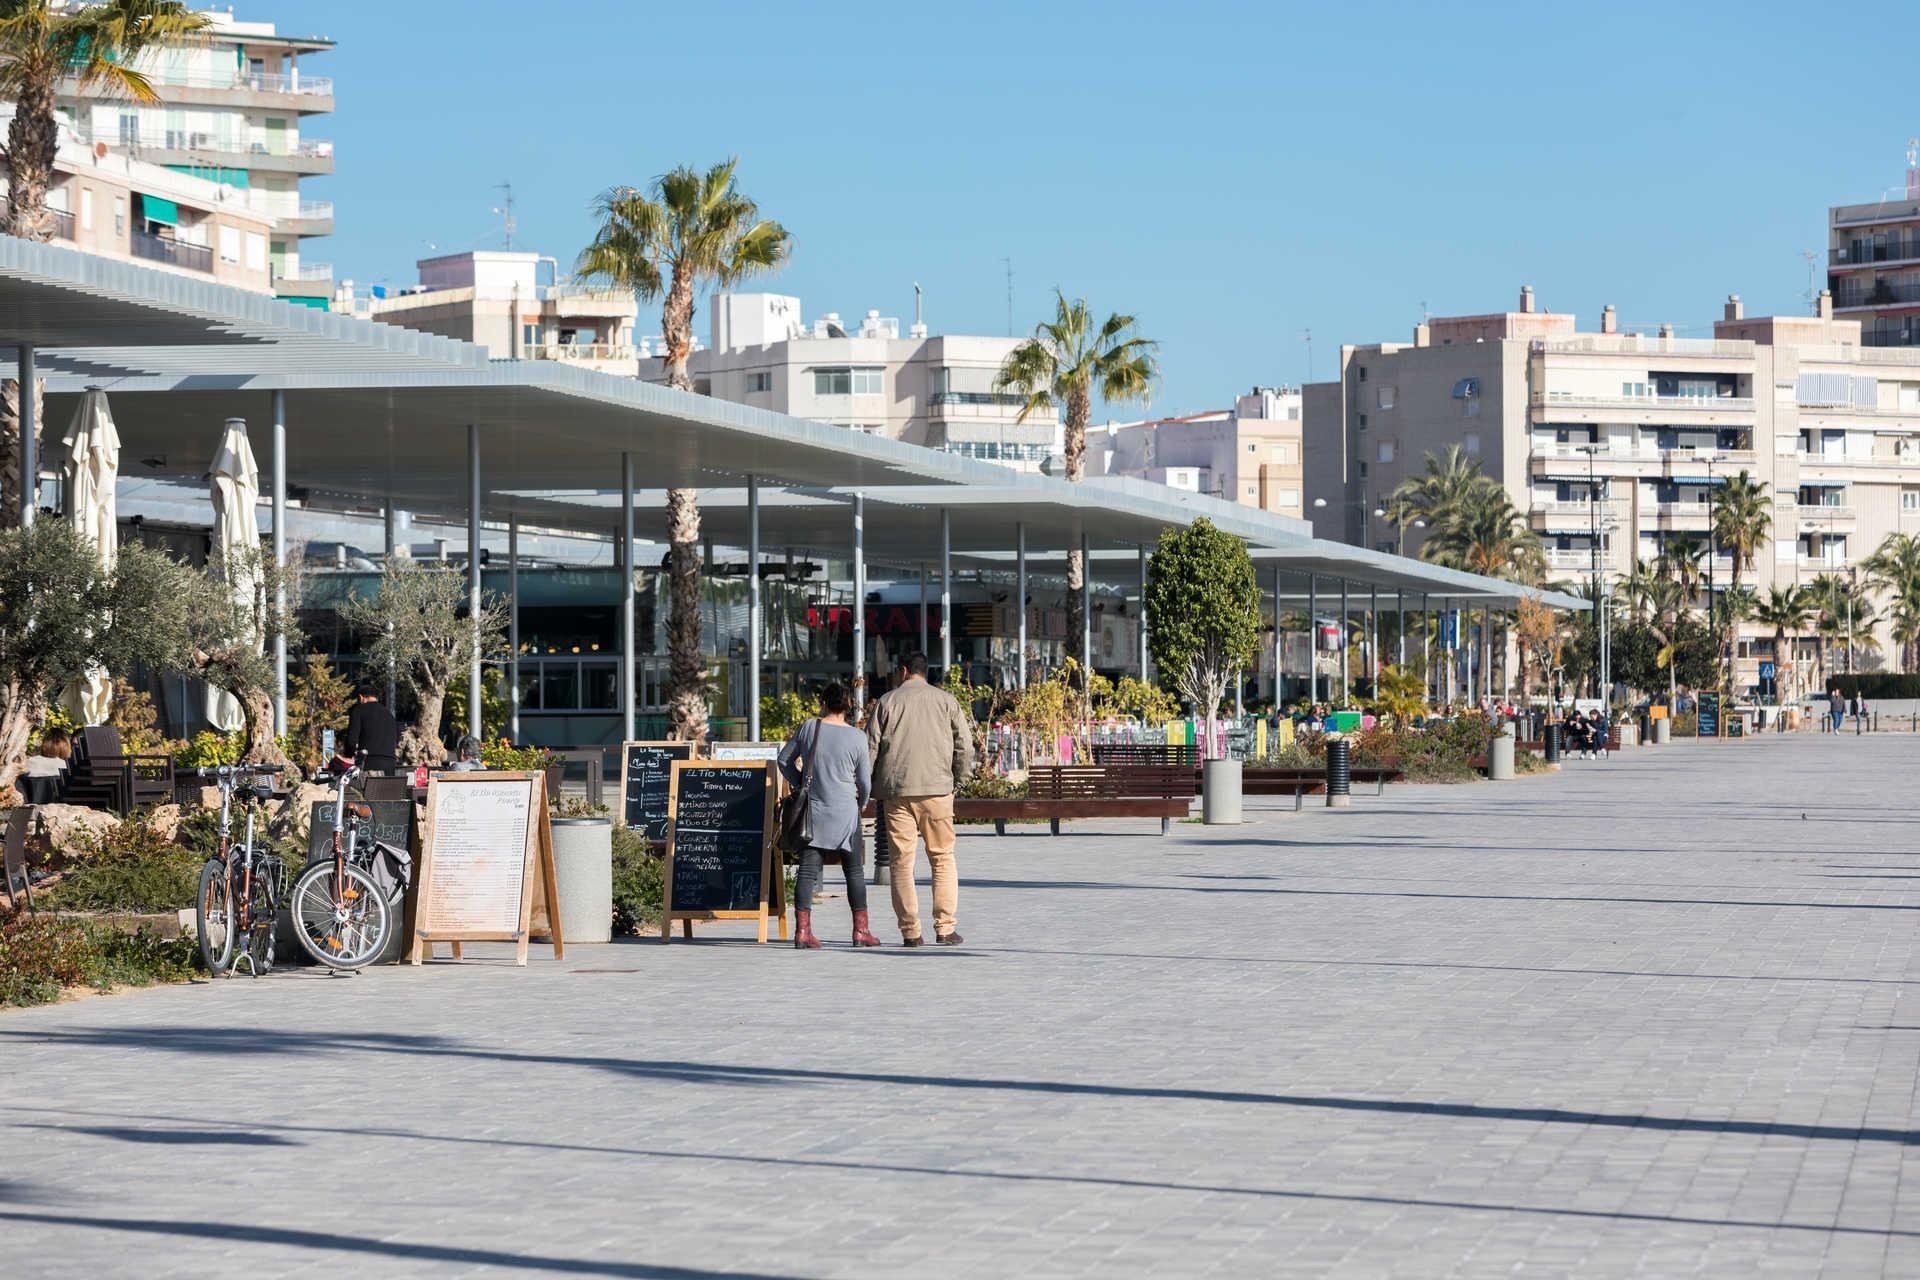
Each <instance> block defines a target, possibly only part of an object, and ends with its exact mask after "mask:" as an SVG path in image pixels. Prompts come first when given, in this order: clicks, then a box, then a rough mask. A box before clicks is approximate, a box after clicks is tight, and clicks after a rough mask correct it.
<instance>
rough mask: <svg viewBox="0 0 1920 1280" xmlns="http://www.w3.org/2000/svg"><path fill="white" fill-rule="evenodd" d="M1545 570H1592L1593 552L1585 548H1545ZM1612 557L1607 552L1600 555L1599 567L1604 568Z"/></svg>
mask: <svg viewBox="0 0 1920 1280" xmlns="http://www.w3.org/2000/svg"><path fill="white" fill-rule="evenodd" d="M1546 555H1547V568H1549V569H1587V570H1591V569H1592V568H1593V552H1592V550H1591V549H1589V548H1586V547H1574V548H1562V547H1548V548H1547V552H1546ZM1612 559H1613V557H1612V556H1611V555H1609V554H1608V553H1607V552H1605V551H1602V552H1601V553H1600V567H1601V568H1603V569H1604V568H1606V567H1607V565H1608V564H1609V563H1610V562H1611V560H1612Z"/></svg>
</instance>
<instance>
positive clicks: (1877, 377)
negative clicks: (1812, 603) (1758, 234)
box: [1305, 289, 1920, 691]
mask: <svg viewBox="0 0 1920 1280" xmlns="http://www.w3.org/2000/svg"><path fill="white" fill-rule="evenodd" d="M1714 332H1715V336H1714V337H1713V338H1711V339H1686V338H1677V337H1673V336H1671V334H1670V333H1665V332H1663V333H1660V334H1656V335H1651V336H1649V335H1642V334H1630V333H1619V332H1617V331H1616V326H1615V324H1614V312H1613V308H1612V307H1608V308H1606V309H1605V311H1604V312H1603V313H1602V317H1601V323H1600V328H1599V330H1598V331H1597V332H1584V333H1583V332H1581V331H1579V329H1578V326H1577V324H1576V322H1575V317H1574V316H1573V315H1571V314H1567V313H1555V312H1546V311H1541V310H1539V309H1538V308H1537V307H1536V306H1535V303H1534V299H1533V293H1532V290H1531V289H1525V290H1522V292H1521V297H1520V305H1519V309H1518V310H1516V311H1511V312H1504V313H1495V314H1491V315H1480V316H1467V317H1458V318H1436V319H1434V320H1431V321H1429V322H1428V323H1426V324H1423V325H1420V326H1417V327H1416V328H1415V331H1414V338H1413V341H1412V342H1410V343H1404V344H1402V343H1381V344H1375V345H1369V346H1349V347H1343V348H1342V349H1341V358H1340V378H1339V380H1338V381H1337V382H1330V383H1321V384H1315V385H1313V386H1309V387H1308V388H1307V389H1306V411H1305V417H1306V450H1307V453H1306V487H1307V492H1308V495H1309V499H1310V502H1309V509H1308V514H1309V515H1310V517H1311V518H1312V519H1313V521H1314V523H1315V530H1316V532H1317V533H1319V534H1320V535H1321V536H1323V537H1333V538H1338V539H1341V540H1343V541H1348V542H1363V543H1366V544H1368V545H1373V546H1375V547H1379V548H1382V549H1386V550H1392V549H1394V548H1395V546H1396V544H1397V531H1396V530H1395V529H1393V528H1391V527H1388V526H1385V523H1384V522H1383V521H1381V520H1379V519H1378V518H1376V517H1374V516H1373V515H1372V512H1373V511H1374V510H1375V509H1377V508H1378V505H1379V504H1380V503H1381V501H1382V500H1383V499H1384V498H1385V497H1386V496H1387V495H1389V494H1390V493H1391V492H1392V491H1393V489H1394V487H1395V486H1396V485H1398V484H1399V483H1400V482H1401V481H1402V480H1404V479H1406V478H1408V477H1409V476H1414V475H1418V474H1420V473H1421V472H1422V471H1423V470H1424V468H1425V462H1426V458H1427V456H1428V455H1429V454H1434V453H1438V452H1440V451H1441V450H1442V449H1444V448H1445V447H1446V446H1448V445H1452V444H1457V445H1459V446H1461V448H1462V449H1464V450H1465V451H1466V452H1467V453H1469V454H1470V455H1472V456H1474V457H1477V458H1479V459H1480V461H1481V464H1482V467H1483V469H1484V470H1485V472H1486V474H1488V475H1490V476H1492V477H1494V478H1495V479H1496V480H1498V481H1499V482H1500V483H1501V484H1503V485H1504V486H1506V489H1507V492H1508V493H1509V494H1510V495H1511V497H1512V498H1513V501H1514V504H1515V505H1516V506H1517V507H1518V508H1519V509H1520V510H1521V511H1522V512H1524V513H1526V515H1527V518H1528V520H1529V521H1530V523H1531V525H1532V527H1533V529H1534V530H1535V532H1537V533H1538V534H1539V535H1540V536H1541V538H1542V539H1543V541H1544V542H1545V544H1546V549H1547V550H1546V554H1547V560H1548V565H1549V569H1550V570H1551V571H1552V572H1553V573H1554V574H1555V575H1556V576H1558V577H1561V578H1562V579H1564V580H1571V581H1578V580H1580V579H1582V578H1585V577H1587V576H1588V575H1590V574H1591V573H1592V572H1593V567H1594V564H1595V560H1596V546H1597V547H1598V563H1599V566H1600V569H1601V571H1602V572H1603V573H1605V574H1606V575H1607V577H1608V578H1609V579H1610V580H1611V579H1616V578H1618V577H1619V576H1621V575H1622V574H1624V573H1625V572H1626V571H1627V570H1628V569H1629V568H1631V567H1632V564H1633V562H1634V561H1635V560H1636V559H1641V560H1644V559H1651V558H1652V557H1654V556H1655V555H1657V554H1658V550H1659V547H1660V545H1661V543H1662V542H1663V541H1664V540H1665V539H1667V538H1669V537H1673V536H1681V537H1686V538H1688V539H1689V540H1691V541H1694V542H1697V543H1699V544H1701V545H1702V546H1704V545H1705V544H1706V542H1707V522H1708V510H1709V508H1708V502H1707V492H1708V486H1709V485H1711V484H1712V483H1714V482H1716V481H1719V480H1724V479H1725V478H1726V477H1728V476H1730V475H1733V474H1736V473H1738V472H1740V471H1746V472H1748V473H1749V474H1751V475H1752V476H1753V477H1754V478H1756V479H1758V480H1760V481H1761V482H1763V483H1765V484H1766V485H1767V486H1768V491H1769V493H1770V494H1771V495H1772V496H1773V499H1774V502H1775V509H1774V522H1773V529H1774V537H1773V541H1772V542H1771V543H1770V544H1769V545H1767V546H1766V547H1765V548H1763V549H1762V551H1761V553H1760V555H1759V557H1758V561H1757V563H1756V565H1755V568H1754V571H1753V572H1752V573H1751V574H1747V575H1743V578H1744V580H1745V581H1746V582H1749V583H1754V584H1756V585H1757V586H1759V587H1760V588H1762V589H1764V588H1765V586H1766V585H1768V584H1770V583H1780V584H1788V583H1793V582H1796V581H1804V580H1805V579H1808V578H1811V577H1813V576H1814V575H1817V574H1819V573H1823V572H1846V571H1847V570H1849V569H1852V568H1855V567H1857V566H1858V565H1859V563H1860V562H1861V560H1863V559H1864V558H1865V557H1866V556H1868V555H1870V554H1872V552H1873V551H1874V549H1875V548H1876V547H1878V546H1879V544H1880V542H1881V540H1882V539H1884V538H1885V537H1886V535H1887V534H1889V533H1892V532H1894V531H1904V532H1909V533H1912V532H1920V351H1906V350H1899V349H1892V348H1886V347H1876V346H1869V345H1867V344H1866V343H1865V342H1864V341H1863V338H1862V333H1861V326H1860V322H1859V321H1858V320H1853V319H1842V318H1836V317H1835V316H1834V314H1833V307H1832V304H1831V299H1830V298H1828V297H1827V296H1825V295H1824V294H1823V295H1822V297H1821V299H1820V301H1819V306H1818V313H1817V314H1815V315H1811V316H1772V317H1764V318H1755V319H1748V318H1747V317H1746V316H1745V315H1744V313H1743V311H1742V308H1741V304H1740V300H1739V299H1738V297H1732V298H1729V299H1728V300H1727V302H1726V305H1725V309H1724V314H1723V318H1722V319H1721V320H1720V321H1719V322H1718V323H1716V324H1715V326H1714ZM1317 497H1325V498H1326V499H1327V505H1326V506H1325V507H1324V508H1316V507H1314V506H1312V504H1311V499H1312V498H1317ZM1418 542H1419V531H1417V530H1410V531H1408V538H1407V549H1408V551H1409V552H1411V551H1413V550H1414V548H1416V547H1417V546H1418ZM1732 570H1733V563H1732V560H1731V558H1730V557H1728V556H1726V555H1724V554H1723V555H1720V556H1719V557H1717V558H1716V559H1715V560H1714V562H1713V573H1714V576H1715V578H1716V580H1717V581H1718V582H1720V583H1722V584H1724V583H1726V582H1728V581H1730V579H1731V577H1732ZM1879 640H1880V648H1879V649H1877V650H1875V649H1871V648H1867V647H1865V646H1859V647H1857V649H1856V652H1855V655H1854V661H1855V665H1856V668H1857V669H1861V670H1874V669H1881V668H1884V667H1885V666H1887V665H1888V661H1889V659H1890V657H1891V655H1892V653H1893V649H1892V646H1891V645H1890V644H1889V642H1888V641H1887V638H1886V637H1885V635H1881V636H1879ZM1772 646H1773V641H1772V636H1771V633H1770V632H1765V631H1764V630H1763V629H1762V628H1759V627H1757V626H1754V625H1752V624H1748V625H1747V626H1745V627H1744V628H1743V631H1742V635H1741V637H1740V641H1739V646H1738V655H1737V656H1738V664H1737V668H1736V674H1735V688H1736V689H1741V688H1749V687H1753V686H1756V685H1757V684H1758V682H1759V675H1760V672H1759V664H1760V662H1761V661H1763V660H1770V659H1772V658H1773V657H1774V655H1773V653H1772ZM1782 656H1783V658H1784V657H1791V659H1792V661H1793V664H1794V670H1795V672H1796V673H1797V676H1798V680H1797V682H1796V686H1795V687H1796V688H1798V689H1799V690H1802V691H1804V690H1805V689H1806V688H1807V687H1809V681H1810V680H1811V679H1812V678H1813V677H1814V672H1813V662H1814V654H1813V646H1812V644H1811V642H1808V643H1806V644H1805V645H1803V646H1802V648H1801V650H1800V651H1799V652H1797V653H1795V654H1793V655H1782ZM1835 661H1836V662H1841V661H1844V659H1839V658H1836V659H1835ZM1785 674H1786V672H1785V670H1784V669H1783V670H1782V671H1781V675H1783V676H1784V675H1785Z"/></svg>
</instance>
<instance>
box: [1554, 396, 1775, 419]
mask: <svg viewBox="0 0 1920 1280" xmlns="http://www.w3.org/2000/svg"><path fill="white" fill-rule="evenodd" d="M1533 409H1534V412H1535V413H1536V414H1538V415H1539V416H1540V417H1541V418H1542V419H1548V420H1552V421H1556V422H1557V421H1563V420H1570V421H1576V422H1580V421H1596V420H1599V419H1596V418H1594V417H1592V416H1591V415H1594V414H1597V413H1602V412H1604V413H1610V414H1614V415H1617V416H1616V417H1613V418H1609V419H1606V420H1608V421H1632V422H1685V421H1689V420H1691V419H1693V418H1696V417H1699V416H1702V415H1708V416H1711V415H1716V414H1733V413H1752V412H1753V400H1752V398H1751V397H1749V396H1579V395H1569V394H1565V393H1562V392H1547V391H1536V392H1534V393H1533ZM1569 411H1571V412H1572V413H1574V414H1576V415H1580V416H1575V417H1571V418H1569V417H1568V416H1567V415H1568V413H1569Z"/></svg>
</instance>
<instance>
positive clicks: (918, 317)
mask: <svg viewBox="0 0 1920 1280" xmlns="http://www.w3.org/2000/svg"><path fill="white" fill-rule="evenodd" d="M923 297H924V295H923V294H922V293H921V291H920V282H919V281H918V280H915V281H914V282H913V330H912V332H911V334H910V336H912V337H915V338H924V337H926V336H927V316H926V312H925V310H924V309H923V308H922V306H921V302H922V299H923Z"/></svg>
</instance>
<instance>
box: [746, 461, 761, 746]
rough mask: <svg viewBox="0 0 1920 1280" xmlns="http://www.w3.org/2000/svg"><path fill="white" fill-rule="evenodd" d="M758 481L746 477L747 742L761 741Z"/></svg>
mask: <svg viewBox="0 0 1920 1280" xmlns="http://www.w3.org/2000/svg"><path fill="white" fill-rule="evenodd" d="M760 644H761V641H760V482H759V480H758V479H756V478H755V477H753V476H748V477H747V741H748V742H758V741H760Z"/></svg>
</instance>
